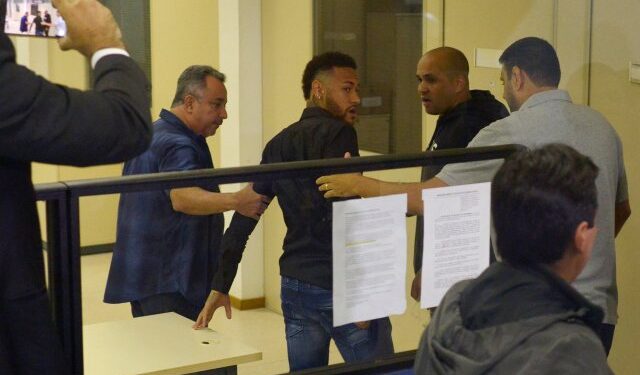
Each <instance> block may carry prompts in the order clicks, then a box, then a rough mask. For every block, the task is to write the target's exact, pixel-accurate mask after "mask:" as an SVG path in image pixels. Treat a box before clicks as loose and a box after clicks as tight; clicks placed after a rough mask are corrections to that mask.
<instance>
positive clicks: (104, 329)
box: [83, 313, 262, 375]
mask: <svg viewBox="0 0 640 375" xmlns="http://www.w3.org/2000/svg"><path fill="white" fill-rule="evenodd" d="M192 324H193V322H192V321H191V320H189V319H187V318H184V317H182V316H180V315H178V314H175V313H166V314H158V315H151V316H145V317H141V318H136V319H129V320H121V321H114V322H106V323H98V324H91V325H86V326H84V328H83V334H84V345H83V347H84V373H85V374H86V375H101V374H105V375H115V374H185V373H191V372H197V371H203V370H208V369H214V368H221V369H223V368H227V369H226V370H225V369H223V370H222V371H220V372H221V373H235V367H236V365H238V364H240V363H245V362H251V361H258V360H260V359H262V353H261V352H259V351H258V350H256V349H253V348H251V347H249V346H247V345H245V344H242V343H240V342H238V341H237V340H234V339H233V338H231V337H226V336H223V335H221V334H220V333H218V332H215V331H213V330H211V329H206V330H197V331H196V330H194V329H192V328H191V325H192Z"/></svg>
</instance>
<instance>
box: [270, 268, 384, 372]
mask: <svg viewBox="0 0 640 375" xmlns="http://www.w3.org/2000/svg"><path fill="white" fill-rule="evenodd" d="M280 297H281V299H282V313H283V315H284V323H285V331H286V335H287V353H288V356H289V369H290V371H298V370H302V369H306V368H312V367H319V366H326V365H327V364H328V363H329V342H330V340H331V338H333V340H334V341H335V343H336V346H337V347H338V350H340V354H341V355H342V358H344V360H345V362H355V361H367V360H372V359H376V358H383V357H385V356H390V355H392V354H393V353H394V350H393V341H392V340H391V322H390V321H389V318H381V319H376V320H372V321H371V325H370V326H369V328H367V329H360V328H358V327H357V326H356V325H355V324H353V323H350V324H345V325H342V326H339V327H334V326H333V295H332V292H331V291H330V290H327V289H322V288H320V287H317V286H314V285H311V284H307V283H305V282H302V281H300V280H296V279H292V278H289V277H286V276H283V277H282V284H281V294H280Z"/></svg>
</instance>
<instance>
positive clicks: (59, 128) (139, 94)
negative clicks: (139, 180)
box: [0, 0, 151, 374]
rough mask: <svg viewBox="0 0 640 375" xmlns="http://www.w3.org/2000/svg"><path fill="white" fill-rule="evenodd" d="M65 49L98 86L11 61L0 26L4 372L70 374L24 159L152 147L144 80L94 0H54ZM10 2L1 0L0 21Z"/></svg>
mask: <svg viewBox="0 0 640 375" xmlns="http://www.w3.org/2000/svg"><path fill="white" fill-rule="evenodd" d="M53 4H54V6H56V7H57V8H58V10H59V11H60V14H61V15H62V16H63V17H64V18H65V20H66V21H67V25H68V33H67V37H65V38H63V39H60V40H59V43H60V46H61V48H62V49H75V50H77V51H79V52H80V53H82V54H83V55H85V56H87V57H91V58H92V66H93V68H94V77H95V78H94V89H93V90H91V91H86V92H81V91H78V90H73V89H69V88H66V87H63V86H59V85H54V84H52V83H50V82H48V81H47V80H45V79H44V78H42V77H39V76H37V75H35V74H34V73H33V72H31V71H30V70H28V69H26V68H25V67H22V66H20V65H17V64H16V62H15V52H14V48H13V46H12V44H11V42H10V40H9V38H8V37H7V36H6V35H5V34H4V31H1V30H0V299H1V300H0V373H1V374H13V373H20V374H58V373H68V372H69V369H68V368H67V367H66V364H65V359H64V356H63V354H62V351H61V347H60V342H59V339H58V337H57V335H56V334H55V331H54V329H53V324H52V321H51V315H50V310H49V305H48V299H47V295H46V287H45V281H44V266H43V257H42V250H41V240H40V232H39V227H38V216H37V212H36V205H35V200H34V192H33V186H32V182H31V169H30V164H29V163H30V162H32V161H38V162H45V163H56V164H69V165H77V166H85V165H94V164H103V163H114V162H119V161H123V160H126V159H128V158H131V157H133V156H135V155H137V154H139V153H141V152H142V151H144V150H145V148H146V147H147V146H148V144H149V141H150V138H151V117H150V113H149V101H148V96H147V88H148V82H147V80H146V78H145V76H144V74H143V73H142V71H141V70H140V69H139V68H138V67H137V66H136V64H135V63H134V62H133V60H131V58H129V57H128V55H127V53H126V51H125V50H124V45H123V43H122V41H121V34H120V30H119V28H118V25H117V24H116V23H115V21H114V19H113V16H112V15H111V13H110V12H109V10H108V9H106V8H105V7H103V6H102V5H100V3H98V2H97V1H95V0H75V1H69V0H53ZM5 7H6V2H5V1H0V24H3V23H4V15H5V13H6V12H5V10H6V9H5Z"/></svg>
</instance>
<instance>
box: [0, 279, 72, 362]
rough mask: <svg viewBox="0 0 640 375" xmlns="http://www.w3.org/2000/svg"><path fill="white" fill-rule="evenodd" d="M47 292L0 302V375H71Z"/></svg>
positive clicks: (43, 291)
mask: <svg viewBox="0 0 640 375" xmlns="http://www.w3.org/2000/svg"><path fill="white" fill-rule="evenodd" d="M70 373H71V371H70V369H69V368H68V366H67V362H66V357H65V356H64V354H63V352H62V345H61V342H60V339H59V337H58V334H57V332H56V331H55V329H54V326H53V321H52V320H51V311H50V309H49V299H48V297H47V293H46V291H45V290H44V289H43V290H42V291H40V292H37V293H34V294H32V295H29V296H25V297H22V298H18V299H11V300H2V301H0V374H70Z"/></svg>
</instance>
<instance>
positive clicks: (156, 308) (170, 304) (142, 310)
mask: <svg viewBox="0 0 640 375" xmlns="http://www.w3.org/2000/svg"><path fill="white" fill-rule="evenodd" d="M203 302H204V301H203ZM201 309H202V307H201V306H194V305H193V304H192V303H191V302H189V301H187V300H186V299H185V298H184V297H183V296H182V294H180V293H163V294H156V295H153V296H149V297H146V298H143V299H141V300H138V301H131V314H132V315H133V317H134V318H137V317H140V316H146V315H155V314H162V313H166V312H174V313H176V314H180V315H182V316H184V317H185V318H187V319H191V320H193V321H196V319H198V314H200V310H201Z"/></svg>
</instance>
